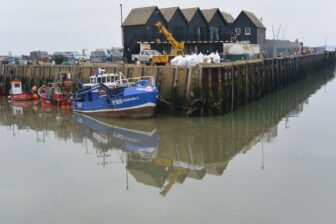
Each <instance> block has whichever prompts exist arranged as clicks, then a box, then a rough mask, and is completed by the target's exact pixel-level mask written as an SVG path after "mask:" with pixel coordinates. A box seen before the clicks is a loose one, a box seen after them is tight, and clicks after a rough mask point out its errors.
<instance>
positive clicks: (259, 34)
mask: <svg viewBox="0 0 336 224" xmlns="http://www.w3.org/2000/svg"><path fill="white" fill-rule="evenodd" d="M232 29H233V30H234V32H235V36H236V41H239V42H243V41H244V42H249V43H250V44H259V45H260V49H261V51H265V42H266V27H265V26H264V25H263V24H262V22H261V21H260V20H259V19H258V18H257V17H256V16H255V15H254V14H253V13H252V12H248V11H242V12H241V13H240V14H239V16H238V17H237V18H236V19H235V21H234V22H233V23H232Z"/></svg>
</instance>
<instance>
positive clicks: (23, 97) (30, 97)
mask: <svg viewBox="0 0 336 224" xmlns="http://www.w3.org/2000/svg"><path fill="white" fill-rule="evenodd" d="M10 100H12V101H29V100H33V94H32V93H22V94H10Z"/></svg>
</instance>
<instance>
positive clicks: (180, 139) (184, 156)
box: [0, 73, 334, 195]
mask: <svg viewBox="0 0 336 224" xmlns="http://www.w3.org/2000/svg"><path fill="white" fill-rule="evenodd" d="M333 77H334V74H332V73H330V74H328V75H323V74H322V75H316V76H311V77H310V79H309V80H306V81H302V82H299V83H297V84H295V85H292V86H290V87H288V88H286V89H285V90H282V91H278V92H276V93H274V94H272V95H271V96H268V97H264V98H263V99H260V100H259V101H256V102H255V103H253V104H251V105H248V106H246V107H243V108H241V109H240V110H239V111H237V112H235V113H233V114H232V115H228V116H223V117H212V118H196V119H182V118H175V117H168V118H167V117H164V118H156V119H150V120H140V121H139V120H138V121H133V120H108V119H107V120H106V119H103V118H95V119H92V118H89V117H86V116H82V115H79V114H64V113H63V114H62V113H59V112H57V111H53V110H50V111H48V112H43V113H42V112H41V110H40V109H38V110H37V111H35V110H34V109H33V107H32V108H24V109H22V113H20V114H18V115H15V114H13V112H12V107H11V106H10V105H9V104H8V102H7V101H6V100H1V99H3V98H1V97H0V125H1V126H9V127H12V126H15V127H16V128H17V129H25V130H33V131H36V132H39V131H45V132H49V133H52V134H53V135H54V136H56V138H57V139H59V140H69V139H72V141H73V142H75V143H83V142H86V141H88V142H89V143H90V144H89V145H90V146H91V145H93V148H94V149H95V150H96V152H95V153H96V154H97V157H99V160H101V158H102V159H103V164H104V165H107V164H109V163H108V161H105V159H108V157H107V156H106V157H104V156H105V155H108V154H110V155H115V154H116V153H117V154H118V155H119V153H120V154H121V155H122V159H123V161H125V163H124V164H126V168H127V170H128V172H129V174H131V175H132V176H133V177H134V179H135V180H136V181H137V182H139V183H142V184H144V185H147V186H153V187H156V188H159V189H160V192H161V194H162V195H166V194H167V193H168V192H169V191H170V190H172V189H173V188H174V186H175V184H176V183H184V182H185V181H186V180H188V179H194V180H203V179H204V177H205V176H206V175H215V176H220V175H222V174H223V173H224V171H225V170H226V168H227V167H228V165H229V163H230V161H231V160H232V159H233V158H234V157H235V156H236V155H237V154H240V153H244V152H246V151H248V150H250V149H251V148H252V147H253V146H255V145H256V144H258V142H260V141H262V142H271V141H272V140H273V139H274V138H275V137H276V136H277V134H278V127H277V125H278V123H279V122H280V121H282V120H284V119H286V118H288V119H287V121H288V122H289V121H290V119H291V116H298V115H299V113H300V112H301V111H303V109H304V105H305V104H304V103H305V102H306V99H307V98H308V97H309V96H310V95H311V94H313V93H315V92H316V90H317V89H319V88H320V87H321V86H322V85H324V84H325V83H326V82H328V80H330V79H331V78H333ZM286 125H288V127H289V126H290V125H289V124H286ZM49 136H51V135H49ZM46 138H48V136H47V135H46ZM46 141H48V139H46ZM91 143H92V144H91ZM83 151H84V150H83ZM90 152H91V150H90ZM114 152H116V153H114Z"/></svg>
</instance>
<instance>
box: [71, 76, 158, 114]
mask: <svg viewBox="0 0 336 224" xmlns="http://www.w3.org/2000/svg"><path fill="white" fill-rule="evenodd" d="M113 81H114V82H115V83H114V84H115V85H114V87H113V88H111V87H109V86H107V85H105V84H104V83H99V82H98V83H96V84H95V85H90V86H87V87H86V88H84V89H82V90H80V91H78V92H76V93H75V94H74V95H73V99H72V108H73V110H74V111H75V112H79V113H86V114H92V115H102V116H106V117H123V118H150V117H152V116H153V115H154V110H155V107H156V103H157V99H158V94H159V91H158V89H157V88H156V86H155V78H154V77H152V76H148V77H139V78H130V79H126V78H125V77H124V76H123V75H122V74H121V73H119V76H118V78H117V77H116V78H115V79H114V80H113ZM84 86H85V85H84Z"/></svg>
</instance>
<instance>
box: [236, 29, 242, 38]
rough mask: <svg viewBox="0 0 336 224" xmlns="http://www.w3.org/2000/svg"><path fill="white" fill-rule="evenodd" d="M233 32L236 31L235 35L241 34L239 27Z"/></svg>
mask: <svg viewBox="0 0 336 224" xmlns="http://www.w3.org/2000/svg"><path fill="white" fill-rule="evenodd" d="M235 32H236V35H237V36H239V35H240V34H241V29H240V28H236V29H235Z"/></svg>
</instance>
